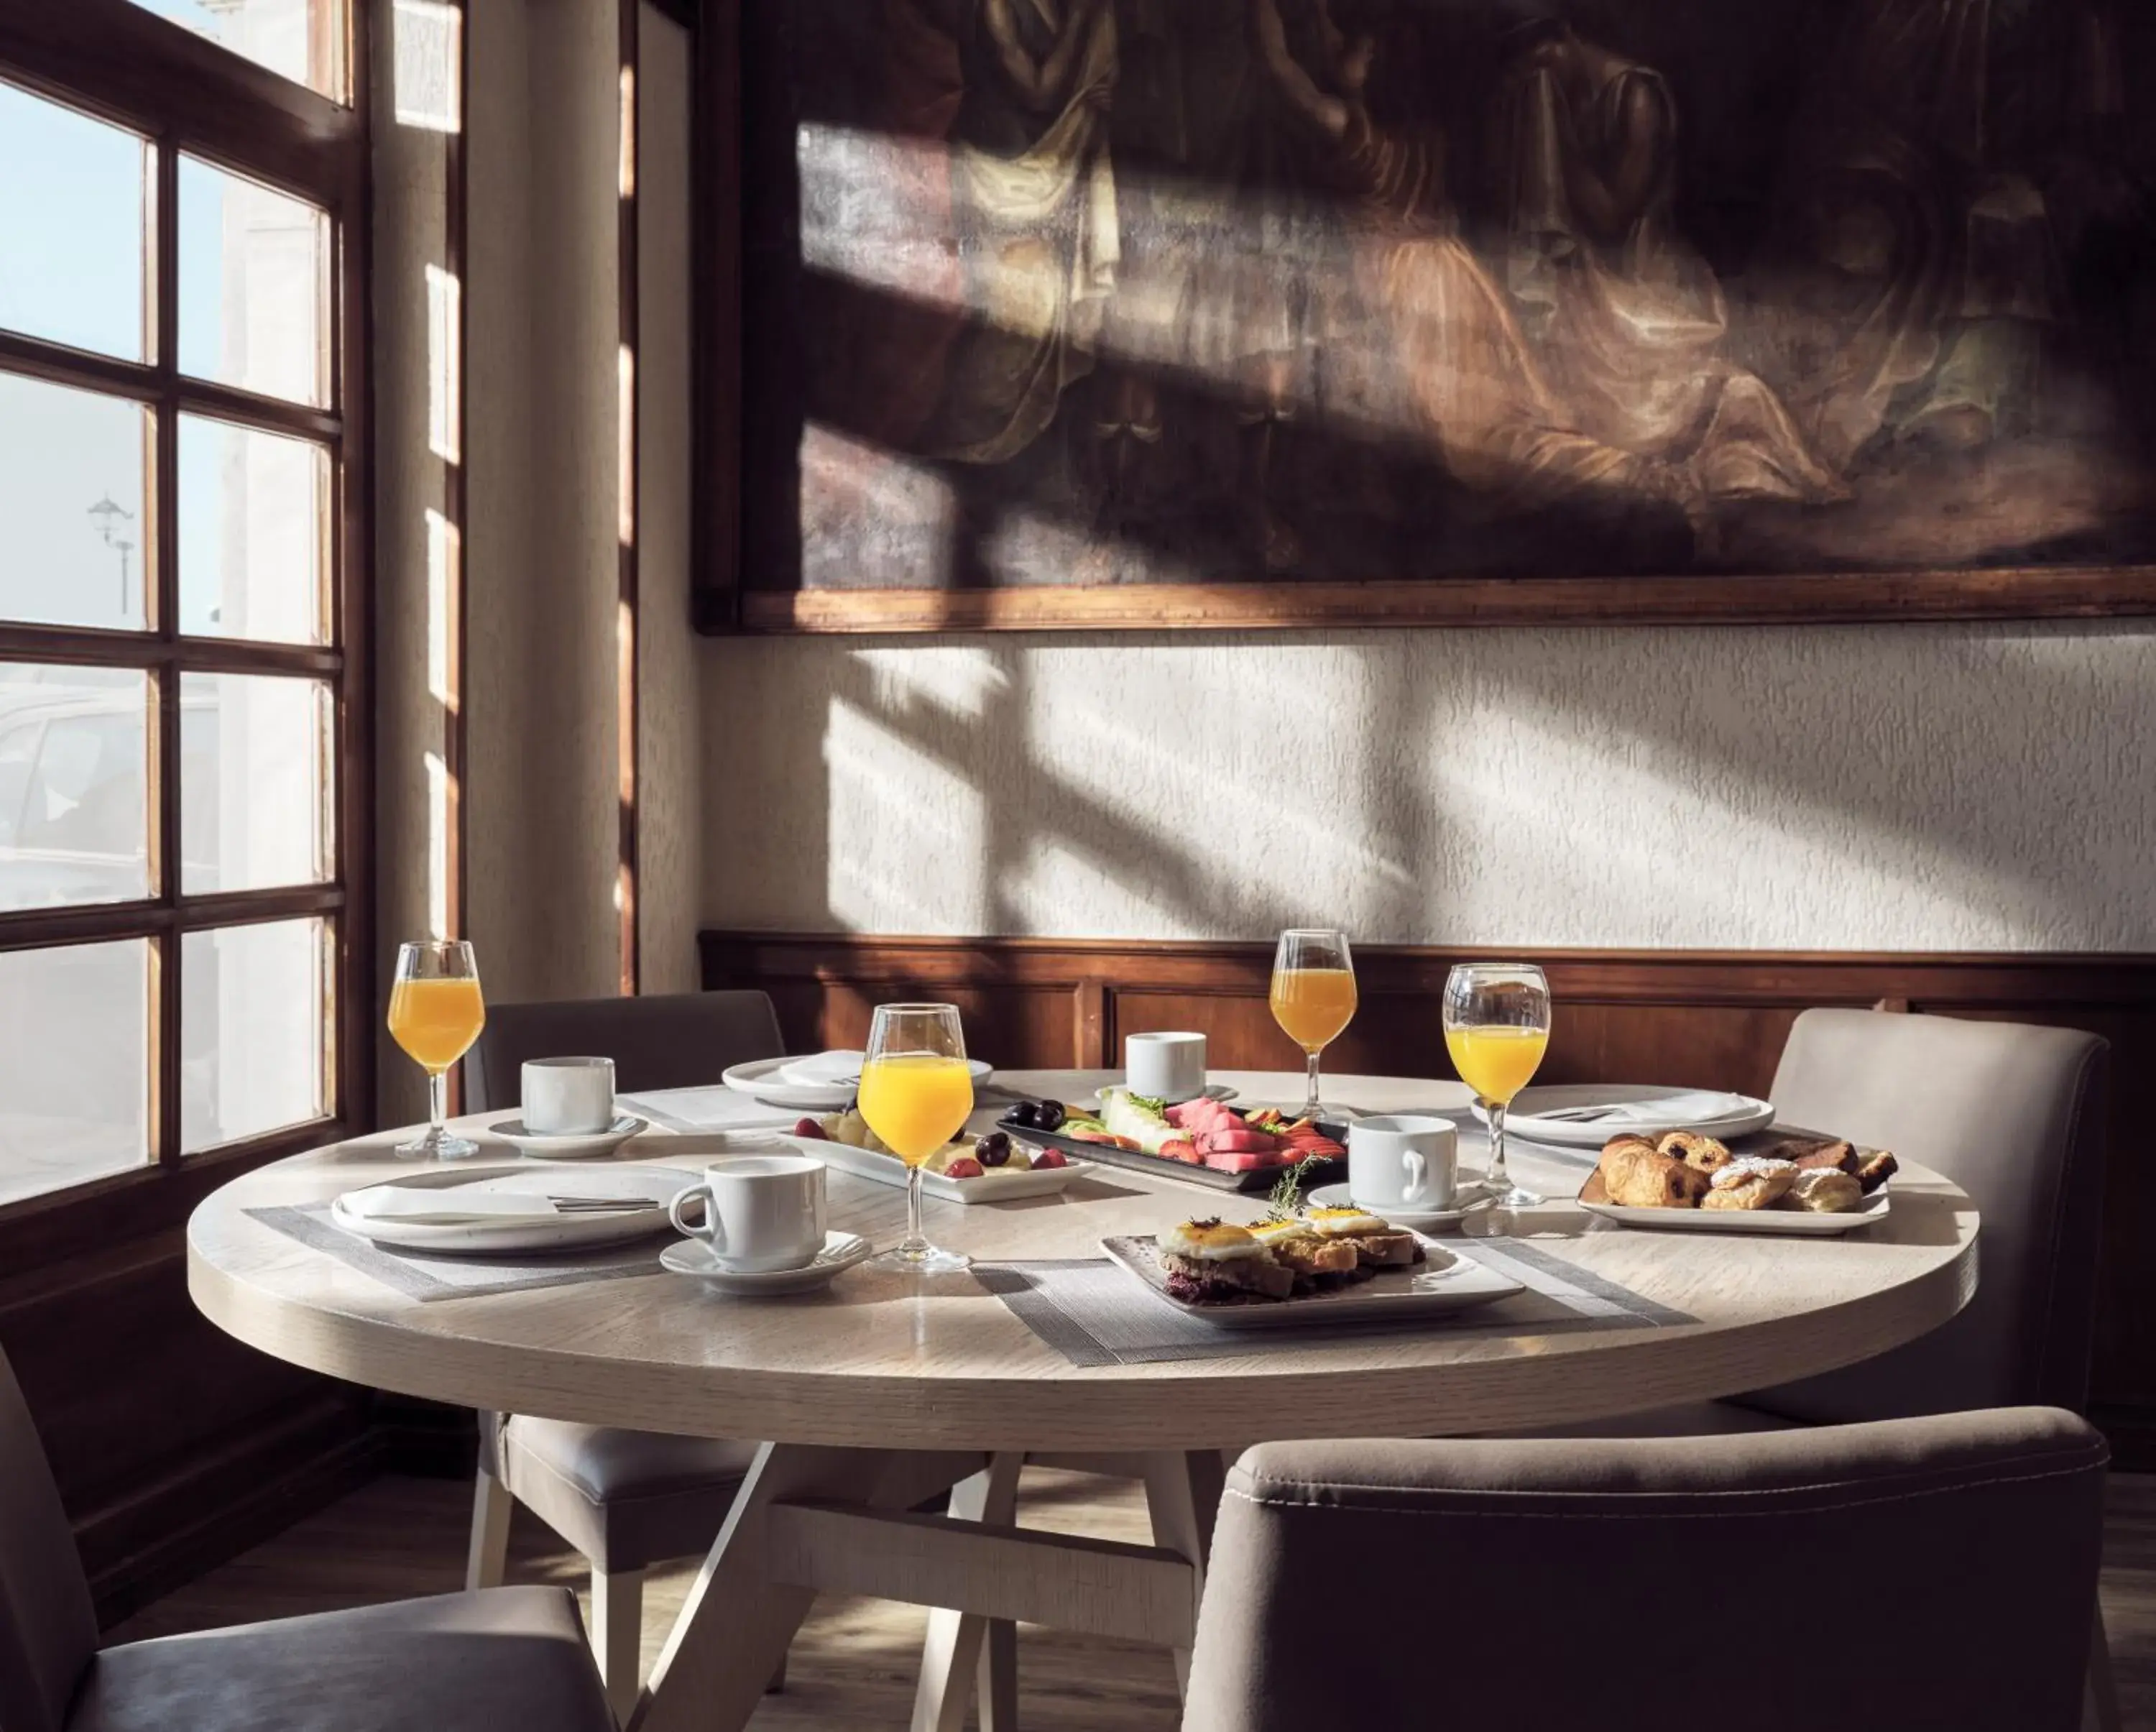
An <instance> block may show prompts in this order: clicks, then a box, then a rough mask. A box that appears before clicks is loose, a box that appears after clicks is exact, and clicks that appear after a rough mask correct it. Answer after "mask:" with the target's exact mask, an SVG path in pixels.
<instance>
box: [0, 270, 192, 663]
mask: <svg viewBox="0 0 2156 1732" xmlns="http://www.w3.org/2000/svg"><path fill="white" fill-rule="evenodd" d="M3 255H4V249H0V256H3ZM153 419H154V417H153V416H152V415H151V412H150V411H149V410H148V409H145V408H143V407H142V406H141V404H140V403H130V402H128V401H127V399H126V398H122V397H102V396H100V395H99V394H98V393H96V392H95V391H75V390H70V389H69V388H68V387H66V386H64V385H49V384H47V383H45V382H44V380H42V379H33V378H24V377H23V376H22V375H21V374H19V373H0V618H5V619H15V620H21V621H24V622H26V623H28V624H36V625H100V626H106V627H110V628H112V629H115V630H131V631H140V630H141V629H142V628H143V627H144V626H145V625H146V624H148V618H147V615H146V613H145V610H144V602H143V596H144V594H145V591H146V587H147V586H146V583H145V577H144V574H145V573H147V572H148V571H149V570H150V524H149V519H148V517H147V515H146V513H145V512H144V511H143V509H142V498H143V487H142V476H143V470H144V467H145V463H146V453H147V451H148V450H149V449H150V433H151V423H152V421H153Z"/></svg>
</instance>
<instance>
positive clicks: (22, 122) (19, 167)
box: [0, 85, 150, 361]
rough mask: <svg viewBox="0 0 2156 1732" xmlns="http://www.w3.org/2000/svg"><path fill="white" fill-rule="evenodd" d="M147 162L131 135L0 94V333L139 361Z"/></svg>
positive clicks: (14, 94)
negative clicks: (0, 327) (4, 329)
mask: <svg viewBox="0 0 2156 1732" xmlns="http://www.w3.org/2000/svg"><path fill="white" fill-rule="evenodd" d="M148 162H149V152H148V150H147V147H146V146H145V144H144V142H143V141H142V140H141V138H140V137H138V136H136V134H134V133H132V132H130V131H126V130H125V129H124V128H122V127H119V126H107V125H106V124H105V122H104V121H93V120H91V119H90V116H87V115H81V114H77V113H76V112H75V111H74V110H73V109H71V108H62V107H60V106H59V105H58V104H57V103H52V102H47V101H44V100H42V99H41V98H39V97H36V96H33V95H29V94H28V92H26V91H23V90H17V89H16V88H15V87H14V86H13V85H0V325H4V326H7V327H8V329H9V330H11V331H22V332H23V333H24V334H25V335H26V336H29V337H43V338H44V340H45V341H46V342H58V343H65V344H67V345H68V347H70V348H76V349H92V350H95V351H96V352H98V353H100V354H102V355H118V356H120V357H122V358H123V359H125V360H129V361H142V360H146V359H148V358H149V356H148V354H147V352H146V349H145V347H144V339H143V334H142V333H143V331H144V329H145V326H146V323H147V321H146V318H145V316H144V307H143V301H142V292H143V274H142V243H143V237H144V235H145V234H147V233H148V224H147V223H146V221H145V220H144V218H145V214H146V210H147V208H148V207H147V203H146V201H147V199H148V198H149V197H150V180H149V177H148V172H147V165H148Z"/></svg>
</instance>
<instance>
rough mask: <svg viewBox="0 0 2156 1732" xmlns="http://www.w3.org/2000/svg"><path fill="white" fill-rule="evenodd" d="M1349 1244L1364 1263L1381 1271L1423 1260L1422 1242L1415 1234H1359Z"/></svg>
mask: <svg viewBox="0 0 2156 1732" xmlns="http://www.w3.org/2000/svg"><path fill="white" fill-rule="evenodd" d="M1348 1242H1349V1243H1350V1244H1352V1245H1353V1246H1354V1247H1355V1251H1356V1255H1357V1256H1358V1257H1360V1258H1361V1259H1362V1261H1363V1262H1365V1263H1369V1264H1373V1265H1374V1266H1376V1267H1378V1268H1381V1269H1399V1268H1404V1267H1407V1266H1408V1265H1409V1264H1410V1263H1419V1262H1421V1261H1422V1260H1423V1252H1422V1241H1421V1240H1419V1239H1418V1238H1416V1237H1415V1236H1414V1234H1413V1233H1403V1232H1393V1233H1358V1234H1357V1235H1356V1236H1354V1238H1353V1239H1352V1240H1350V1241H1348Z"/></svg>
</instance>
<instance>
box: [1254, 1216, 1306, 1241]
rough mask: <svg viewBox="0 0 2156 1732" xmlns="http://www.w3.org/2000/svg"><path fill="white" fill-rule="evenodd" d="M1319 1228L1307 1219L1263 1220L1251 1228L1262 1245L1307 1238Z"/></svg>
mask: <svg viewBox="0 0 2156 1732" xmlns="http://www.w3.org/2000/svg"><path fill="white" fill-rule="evenodd" d="M1315 1231H1317V1230H1316V1229H1315V1228H1313V1227H1312V1226H1311V1224H1310V1223H1309V1222H1308V1221H1295V1220H1288V1221H1260V1222H1259V1223H1258V1224H1257V1225H1256V1226H1254V1227H1252V1228H1251V1229H1250V1236H1251V1237H1252V1238H1253V1239H1255V1240H1256V1241H1258V1243H1259V1244H1260V1245H1267V1246H1270V1245H1279V1244H1282V1243H1285V1242H1286V1241H1288V1240H1290V1239H1307V1238H1309V1237H1310V1236H1312V1233H1314V1232H1315Z"/></svg>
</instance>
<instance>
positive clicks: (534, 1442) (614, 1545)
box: [465, 992, 785, 1718]
mask: <svg viewBox="0 0 2156 1732" xmlns="http://www.w3.org/2000/svg"><path fill="white" fill-rule="evenodd" d="M783 1051H785V1047H784V1045H783V1042H782V1041H781V1040H780V1037H779V1032H778V1016H777V1015H775V1014H774V1013H773V1010H772V1006H771V1000H770V999H769V998H768V997H767V996H766V995H765V994H762V993H760V992H701V993H685V994H680V995H679V996H675V997H664V998H661V997H652V998H624V999H594V1000H587V1001H583V1002H579V1003H575V1004H552V1005H489V1006H488V1007H487V1014H486V1030H485V1032H484V1033H483V1034H481V1035H480V1037H479V1041H478V1042H477V1043H476V1044H475V1046H473V1048H472V1051H471V1056H470V1058H469V1059H468V1060H467V1061H465V1097H466V1104H467V1105H468V1106H469V1107H470V1109H471V1110H472V1111H473V1112H475V1113H484V1112H491V1111H495V1110H498V1109H500V1108H506V1107H512V1106H514V1105H516V1101H517V1095H518V1089H519V1081H518V1073H519V1072H520V1070H521V1066H523V1063H524V1061H525V1060H526V1059H528V1058H547V1057H562V1056H569V1055H572V1054H576V1055H587V1056H593V1057H599V1058H611V1059H612V1060H613V1062H614V1080H615V1082H616V1084H617V1086H618V1087H620V1088H621V1090H622V1091H623V1092H625V1093H633V1092H635V1091H637V1090H639V1089H653V1088H684V1087H692V1086H694V1085H696V1084H698V1083H705V1082H717V1081H718V1080H719V1077H720V1073H721V1072H723V1071H725V1070H726V1067H727V1066H730V1065H737V1064H742V1063H746V1062H747V1061H749V1060H751V1059H757V1058H772V1057H776V1056H778V1054H779V1053H781V1052H783ZM479 1424H480V1452H479V1477H478V1482H477V1484H476V1485H475V1488H474V1490H473V1496H472V1532H471V1553H470V1562H469V1564H468V1565H467V1567H466V1569H465V1585H466V1586H468V1587H474V1588H478V1587H488V1586H493V1585H494V1584H495V1583H496V1582H499V1581H500V1580H501V1579H502V1574H503V1571H504V1569H505V1567H506V1562H507V1557H508V1548H509V1514H510V1508H511V1501H512V1500H514V1501H516V1502H519V1503H524V1504H525V1505H526V1506H527V1507H528V1508H531V1510H533V1511H534V1512H535V1513H536V1514H537V1515H538V1516H539V1517H540V1519H542V1520H543V1521H544V1522H545V1523H546V1524H547V1526H548V1527H550V1528H552V1529H553V1530H554V1531H555V1532H556V1533H557V1534H560V1535H561V1536H562V1539H565V1540H567V1542H568V1543H569V1544H571V1545H572V1546H574V1547H575V1548H576V1549H577V1551H578V1552H580V1553H581V1554H583V1556H584V1557H586V1558H587V1559H588V1560H590V1562H591V1566H592V1640H593V1645H594V1646H595V1647H597V1649H598V1657H599V1669H600V1671H601V1673H603V1675H604V1677H605V1678H606V1688H607V1695H608V1699H609V1700H611V1701H612V1702H613V1704H614V1708H615V1711H616V1712H617V1713H618V1714H622V1715H623V1716H624V1718H626V1715H627V1713H628V1710H629V1707H630V1705H631V1704H634V1702H635V1700H636V1696H637V1691H638V1688H639V1675H638V1674H639V1640H640V1637H641V1635H642V1631H643V1611H644V1572H645V1571H646V1570H649V1568H650V1567H651V1566H652V1565H654V1564H661V1563H665V1562H666V1561H668V1560H670V1559H674V1558H681V1557H689V1556H693V1555H697V1554H700V1553H701V1552H704V1551H706V1550H709V1548H710V1546H711V1542H712V1541H713V1540H714V1539H716V1538H717V1537H718V1532H719V1529H720V1528H721V1525H722V1524H724V1523H725V1521H726V1512H727V1510H728V1509H730V1508H731V1507H732V1504H733V1500H734V1494H735V1493H737V1491H739V1490H740V1488H741V1483H742V1475H743V1473H744V1472H746V1471H747V1467H748V1464H749V1461H750V1458H751V1457H752V1455H753V1454H754V1452H755V1446H754V1445H753V1444H749V1443H732V1442H721V1441H716V1440H713V1439H710V1438H703V1437H673V1436H664V1435H662V1434H660V1433H657V1432H650V1431H623V1430H619V1429H617V1428H614V1427H610V1426H580V1425H571V1424H569V1423H567V1421H562V1420H551V1419H533V1418H531V1417H529V1416H524V1415H511V1414H495V1413H482V1414H480V1416H479ZM782 1677H783V1668H782ZM778 1681H779V1680H778V1679H774V1680H773V1683H774V1687H775V1686H776V1684H777V1683H778Z"/></svg>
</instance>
